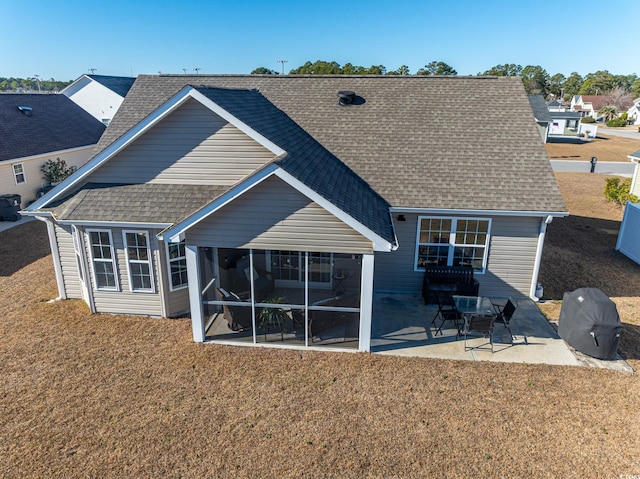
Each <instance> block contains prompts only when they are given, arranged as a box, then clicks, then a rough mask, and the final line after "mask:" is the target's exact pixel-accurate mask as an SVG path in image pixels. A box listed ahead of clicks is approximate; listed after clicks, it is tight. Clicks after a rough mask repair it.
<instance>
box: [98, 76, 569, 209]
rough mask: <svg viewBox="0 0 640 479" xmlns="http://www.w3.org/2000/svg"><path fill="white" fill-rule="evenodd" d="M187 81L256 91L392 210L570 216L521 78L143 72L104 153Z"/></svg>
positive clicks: (320, 171)
mask: <svg viewBox="0 0 640 479" xmlns="http://www.w3.org/2000/svg"><path fill="white" fill-rule="evenodd" d="M189 84H192V85H202V86H205V87H209V88H235V89H257V90H258V91H259V92H260V93H261V94H262V95H263V96H264V97H265V98H266V99H267V100H269V102H271V103H272V104H273V105H275V107H277V108H278V109H279V110H281V111H282V112H284V113H285V114H286V115H287V116H288V117H289V118H290V119H291V120H293V121H294V122H295V123H296V124H297V125H299V126H300V127H301V128H302V129H303V130H304V131H306V132H307V133H308V134H309V135H311V136H312V137H313V139H314V140H316V141H317V142H318V143H320V144H321V145H322V146H323V147H324V148H325V149H326V150H328V151H329V152H330V153H332V154H333V155H334V156H335V157H336V158H338V159H339V160H340V161H341V162H343V163H344V164H345V165H346V166H348V167H349V168H350V169H351V170H352V171H353V172H355V173H356V174H357V175H358V176H360V177H361V178H362V179H363V180H364V182H365V183H366V184H367V185H368V186H369V187H371V188H372V189H373V190H374V191H376V192H377V193H378V194H379V195H381V196H382V197H383V198H384V199H385V200H386V201H387V202H388V203H389V204H391V205H392V206H394V207H398V208H437V209H472V210H473V209H481V210H508V211H542V212H564V211H566V208H565V206H564V203H563V201H562V196H561V195H560V191H559V189H558V186H557V183H556V181H555V177H554V175H553V172H552V170H551V165H550V163H549V161H548V157H547V154H546V151H545V149H544V146H543V144H542V142H541V140H540V137H539V134H538V132H537V127H536V124H535V121H534V117H533V114H532V111H531V107H530V105H529V102H528V100H527V95H526V94H525V91H524V88H523V86H522V82H521V81H520V79H518V78H510V77H431V76H407V77H397V76H304V75H303V76H280V75H277V76H275V75H274V76H271V75H265V76H260V75H242V76H236V75H218V76H205V75H198V76H185V75H166V76H165V75H162V76H148V75H141V76H139V77H138V79H137V80H136V82H135V83H134V85H133V87H132V88H131V90H130V92H129V94H128V95H127V97H126V98H125V100H124V102H123V104H122V106H121V108H120V110H119V111H118V113H117V114H116V116H115V118H114V119H113V121H112V122H111V124H110V126H109V128H108V129H107V131H106V132H105V134H104V135H103V137H102V139H101V140H100V143H99V145H98V149H97V151H99V150H100V149H102V148H104V147H106V146H108V145H109V144H110V143H112V142H113V141H114V140H116V139H117V138H118V137H120V136H121V135H122V134H124V133H125V132H126V131H127V130H129V129H130V128H131V127H133V126H134V125H135V124H137V123H138V122H140V121H141V120H143V119H144V118H145V117H146V116H147V115H148V114H150V113H151V112H152V111H154V110H155V109H157V108H158V107H160V106H161V105H162V104H163V103H164V102H165V101H167V100H168V99H169V98H170V97H171V96H172V95H174V94H175V93H176V92H178V91H179V90H180V89H181V88H183V87H184V86H186V85H189ZM342 90H350V91H354V92H355V93H356V94H357V95H358V96H359V97H361V98H362V99H363V100H364V101H363V102H362V104H360V105H352V106H347V107H343V106H340V105H339V104H338V98H337V92H338V91H342ZM306 174H307V175H309V177H310V180H309V181H316V182H317V183H318V184H321V183H323V182H326V181H332V182H337V181H338V178H336V177H335V176H334V177H331V173H330V172H329V171H326V170H325V169H324V164H322V163H321V162H319V163H317V164H315V166H314V167H313V169H308V170H307V171H306ZM311 177H313V178H315V180H314V179H312V178H311ZM337 190H338V188H336V191H337ZM341 194H342V195H344V197H345V198H349V195H350V194H351V192H349V191H344V190H341Z"/></svg>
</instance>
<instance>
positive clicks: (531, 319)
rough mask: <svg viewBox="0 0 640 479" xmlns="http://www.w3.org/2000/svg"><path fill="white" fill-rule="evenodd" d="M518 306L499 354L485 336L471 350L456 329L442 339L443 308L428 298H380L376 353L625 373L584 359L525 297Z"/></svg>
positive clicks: (498, 329) (501, 332)
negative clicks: (427, 301) (440, 312)
mask: <svg viewBox="0 0 640 479" xmlns="http://www.w3.org/2000/svg"><path fill="white" fill-rule="evenodd" d="M516 302H517V310H516V312H515V313H514V316H513V319H512V321H511V330H512V332H513V334H514V336H515V341H514V342H513V344H511V341H510V338H509V334H508V332H507V330H506V328H505V327H504V325H502V323H498V324H496V326H495V330H494V352H493V353H491V349H490V347H489V343H488V340H486V339H484V338H475V339H473V340H471V341H470V343H469V344H470V345H472V346H475V347H478V349H472V350H470V351H465V347H464V340H463V339H461V338H456V330H455V329H453V328H452V329H444V330H443V334H442V336H440V335H438V336H437V337H436V336H434V332H433V330H432V329H431V328H429V325H430V323H431V320H432V318H433V317H434V316H435V314H436V312H437V307H436V306H433V305H429V306H425V304H424V301H423V300H422V296H420V295H418V294H383V293H380V294H376V295H374V301H373V324H372V334H371V337H372V339H371V345H372V348H371V350H372V351H373V352H375V353H379V354H391V355H398V356H418V357H425V358H439V359H464V360H469V361H495V362H512V363H529V364H535V363H538V364H556V365H567V366H592V367H607V368H612V369H619V365H618V364H616V363H617V361H598V360H594V361H596V362H595V363H591V364H589V363H587V362H585V361H584V360H581V359H580V358H579V357H578V355H576V354H574V352H573V350H572V349H571V348H570V347H569V346H568V345H567V344H566V343H565V342H564V341H563V340H562V339H561V338H560V337H559V336H558V334H557V332H556V330H555V328H554V327H553V326H552V325H551V324H550V323H549V322H548V321H547V319H546V318H545V317H544V315H543V314H542V313H541V312H540V310H539V309H538V307H537V306H536V305H535V304H534V303H533V301H531V300H530V299H528V298H519V299H517V300H516ZM437 324H438V325H439V320H438V321H437ZM625 364H626V363H625ZM627 367H628V366H627ZM629 369H630V368H629ZM623 370H626V369H624V368H623Z"/></svg>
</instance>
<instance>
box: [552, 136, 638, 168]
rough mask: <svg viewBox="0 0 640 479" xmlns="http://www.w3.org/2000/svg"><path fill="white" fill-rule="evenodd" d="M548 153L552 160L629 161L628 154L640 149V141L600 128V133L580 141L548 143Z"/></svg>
mask: <svg viewBox="0 0 640 479" xmlns="http://www.w3.org/2000/svg"><path fill="white" fill-rule="evenodd" d="M545 146H546V148H547V154H548V155H549V158H550V159H552V160H582V161H587V160H590V159H591V157H592V156H595V157H596V158H598V161H629V158H627V155H630V154H631V153H633V152H634V151H638V150H640V141H639V140H634V139H631V138H622V137H619V136H613V135H608V134H607V133H606V129H600V128H599V129H598V135H597V137H596V138H595V139H593V140H590V141H582V142H580V143H547V144H546V145H545Z"/></svg>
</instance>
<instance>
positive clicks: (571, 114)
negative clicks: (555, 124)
mask: <svg viewBox="0 0 640 479" xmlns="http://www.w3.org/2000/svg"><path fill="white" fill-rule="evenodd" d="M549 115H551V118H552V119H554V118H556V119H558V120H579V119H580V118H582V115H581V114H580V112H578V111H550V112H549Z"/></svg>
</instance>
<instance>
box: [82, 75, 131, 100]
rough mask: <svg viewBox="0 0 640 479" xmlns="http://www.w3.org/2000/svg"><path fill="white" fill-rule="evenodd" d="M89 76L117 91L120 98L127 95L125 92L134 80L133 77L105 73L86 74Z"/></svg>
mask: <svg viewBox="0 0 640 479" xmlns="http://www.w3.org/2000/svg"><path fill="white" fill-rule="evenodd" d="M87 76H88V77H89V78H91V79H93V80H95V81H97V82H98V83H100V84H102V85H104V86H105V87H107V88H108V89H109V90H111V91H113V92H114V93H117V94H118V95H120V96H121V97H122V98H124V97H125V96H127V93H128V92H129V90H130V89H131V87H132V86H133V82H135V81H136V79H135V78H133V77H114V76H107V75H87Z"/></svg>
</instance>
